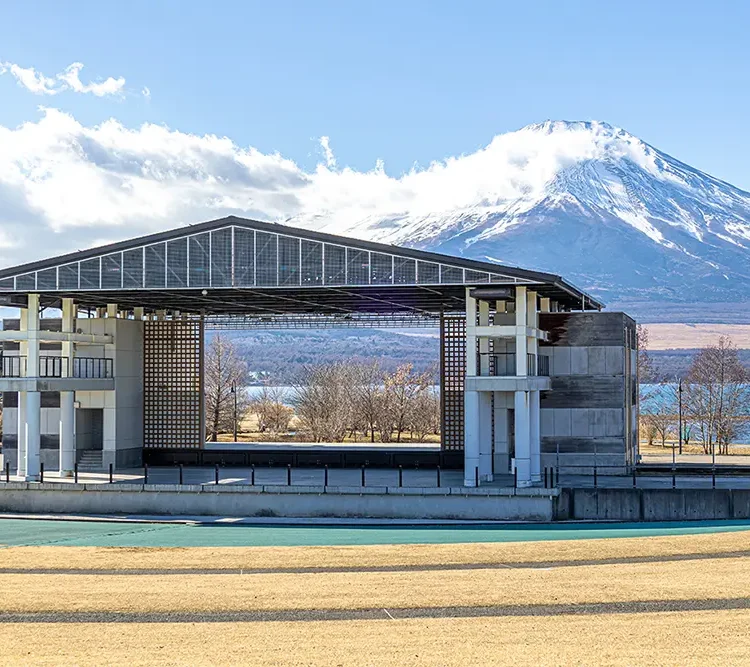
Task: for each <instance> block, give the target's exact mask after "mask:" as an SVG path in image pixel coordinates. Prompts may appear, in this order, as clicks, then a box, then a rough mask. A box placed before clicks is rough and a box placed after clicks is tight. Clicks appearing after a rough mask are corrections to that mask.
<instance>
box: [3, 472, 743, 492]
mask: <svg viewBox="0 0 750 667" xmlns="http://www.w3.org/2000/svg"><path fill="white" fill-rule="evenodd" d="M182 475H183V477H182V481H183V484H195V485H198V484H206V485H213V484H215V483H216V470H215V468H211V467H207V468H198V467H192V466H190V467H188V466H186V467H185V468H183V471H182ZM288 475H289V471H288V470H287V468H255V469H254V470H253V469H251V468H234V467H231V468H229V467H228V468H219V484H255V485H258V486H262V485H266V486H274V485H280V486H286V485H287V484H288V483H289V479H290V478H289V477H288ZM325 475H326V473H325V471H324V470H322V469H320V468H292V469H291V484H292V485H295V484H296V485H302V486H322V485H323V483H324V480H325ZM0 480H1V481H0V484H2V481H4V480H5V476H4V475H3V476H2V477H0ZM10 480H11V481H21V478H19V477H16V476H14V475H11V476H10ZM44 480H45V481H49V482H64V483H72V482H73V481H74V480H73V478H70V477H66V478H60V477H59V476H58V474H57V472H55V471H52V472H47V473H45V475H44ZM179 480H180V470H179V468H177V467H161V466H160V467H156V468H149V470H148V483H149V484H178V483H179ZM78 481H79V483H85V484H98V483H102V484H103V483H106V482H108V481H109V475H108V474H107V473H80V474H79V476H78ZM114 481H115V482H118V483H129V484H133V483H135V484H143V483H144V481H145V478H144V470H143V469H142V468H141V469H135V470H125V471H121V472H118V473H117V474H116V475H114ZM635 482H636V486H637V487H638V488H643V489H654V488H664V489H666V488H671V487H672V475H671V474H665V475H660V476H657V475H647V476H646V475H644V476H638V477H637V478H636V480H635ZM401 483H402V485H403V486H405V487H418V488H430V487H436V486H438V473H437V470H435V469H419V470H412V469H406V470H404V471H403V473H402V477H401ZM594 484H595V480H594V477H593V475H567V474H561V475H560V478H559V483H558V484H557V485H558V486H563V487H568V488H571V487H576V488H580V487H593V486H594ZM713 484H714V481H713V480H712V478H711V476H710V475H705V476H695V475H680V474H677V476H676V477H675V486H676V487H677V488H681V489H687V488H691V489H694V488H704V489H705V488H711V487H712V485H713ZM715 484H716V487H717V488H722V489H723V488H738V489H747V488H750V475H745V476H739V475H737V476H726V477H725V476H717V477H716V480H715ZM328 485H329V486H361V485H362V471H361V470H360V469H351V468H349V469H340V468H330V469H329V470H328ZM365 485H366V486H391V487H393V486H399V472H398V470H392V469H380V468H367V469H366V471H365ZM596 485H597V486H600V487H610V488H632V487H633V478H632V477H631V476H627V475H626V476H613V475H603V474H598V475H597V477H596ZM440 486H445V487H457V486H463V472H462V471H460V470H442V471H440ZM481 486H489V487H495V488H510V487H512V486H513V476H512V475H496V476H495V481H494V482H483V483H482V484H481Z"/></svg>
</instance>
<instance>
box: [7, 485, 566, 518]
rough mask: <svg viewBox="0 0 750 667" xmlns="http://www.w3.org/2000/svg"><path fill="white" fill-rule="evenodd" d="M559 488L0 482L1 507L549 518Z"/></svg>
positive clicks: (99, 511)
mask: <svg viewBox="0 0 750 667" xmlns="http://www.w3.org/2000/svg"><path fill="white" fill-rule="evenodd" d="M558 493H559V491H558V490H557V489H518V490H515V491H514V489H492V488H489V489H482V488H479V489H473V488H465V487H451V488H448V487H443V488H439V489H438V488H403V487H375V486H372V487H370V486H368V487H333V486H327V487H322V486H289V487H284V486H249V485H231V484H227V485H219V486H213V485H211V486H196V485H166V484H159V485H154V484H147V485H140V484H138V485H136V484H60V483H44V484H39V483H25V482H18V483H14V482H10V483H6V484H2V485H0V512H17V513H71V514H151V515H154V514H156V515H160V514H163V515H212V516H242V517H248V516H264V517H268V516H279V517H371V518H401V519H467V520H480V521H481V520H484V521H551V520H552V519H553V509H554V499H555V497H556V496H557V494H558Z"/></svg>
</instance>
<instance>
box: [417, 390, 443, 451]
mask: <svg viewBox="0 0 750 667" xmlns="http://www.w3.org/2000/svg"><path fill="white" fill-rule="evenodd" d="M409 430H410V431H411V432H412V433H413V434H414V435H415V436H416V438H417V440H419V441H420V442H424V440H425V438H426V436H427V435H430V434H432V435H437V434H438V433H440V394H439V393H438V392H437V391H435V390H433V389H432V388H428V389H427V390H426V391H423V392H421V393H419V394H417V395H416V396H415V397H414V399H413V401H412V406H411V409H410V410H409Z"/></svg>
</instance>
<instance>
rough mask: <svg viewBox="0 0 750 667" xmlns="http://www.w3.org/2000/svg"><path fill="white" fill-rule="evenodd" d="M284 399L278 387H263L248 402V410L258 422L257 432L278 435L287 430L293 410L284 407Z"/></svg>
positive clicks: (282, 392) (281, 390) (282, 391)
mask: <svg viewBox="0 0 750 667" xmlns="http://www.w3.org/2000/svg"><path fill="white" fill-rule="evenodd" d="M284 398H285V396H284V390H283V389H281V388H280V387H263V388H262V389H261V390H260V392H259V393H258V394H257V395H256V396H255V398H254V399H253V400H252V401H251V402H250V409H251V410H252V411H253V413H254V414H255V416H256V418H257V420H258V431H260V432H261V433H266V432H271V433H273V434H278V433H286V432H287V431H288V430H289V423H290V422H291V420H292V417H293V416H294V410H293V409H292V408H291V407H289V406H288V405H285V403H284Z"/></svg>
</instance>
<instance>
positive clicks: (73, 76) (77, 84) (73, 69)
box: [0, 62, 125, 97]
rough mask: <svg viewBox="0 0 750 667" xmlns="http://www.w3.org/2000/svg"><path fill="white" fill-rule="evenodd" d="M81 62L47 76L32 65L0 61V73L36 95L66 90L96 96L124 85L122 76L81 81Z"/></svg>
mask: <svg viewBox="0 0 750 667" xmlns="http://www.w3.org/2000/svg"><path fill="white" fill-rule="evenodd" d="M82 69H83V63H71V64H70V65H68V66H67V67H66V68H65V69H64V70H63V71H62V72H60V73H58V74H56V75H55V76H53V77H48V76H45V75H44V74H42V73H41V72H37V71H36V70H35V69H34V68H33V67H21V66H20V65H17V64H15V63H7V62H6V63H4V62H0V75H2V74H8V73H9V74H10V75H11V76H13V77H14V78H15V79H16V81H17V82H18V85H19V86H21V87H23V88H26V90H28V91H29V92H31V93H34V94H36V95H57V94H58V93H62V92H64V91H66V90H70V91H73V92H74V93H91V94H92V95H95V96H96V97H104V96H105V95H119V94H121V93H122V91H123V88H124V87H125V79H124V78H122V77H118V78H116V79H115V78H113V77H111V76H110V77H107V78H106V79H105V80H104V81H99V82H93V81H92V82H89V83H83V82H82V81H81V77H80V74H81V70H82Z"/></svg>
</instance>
